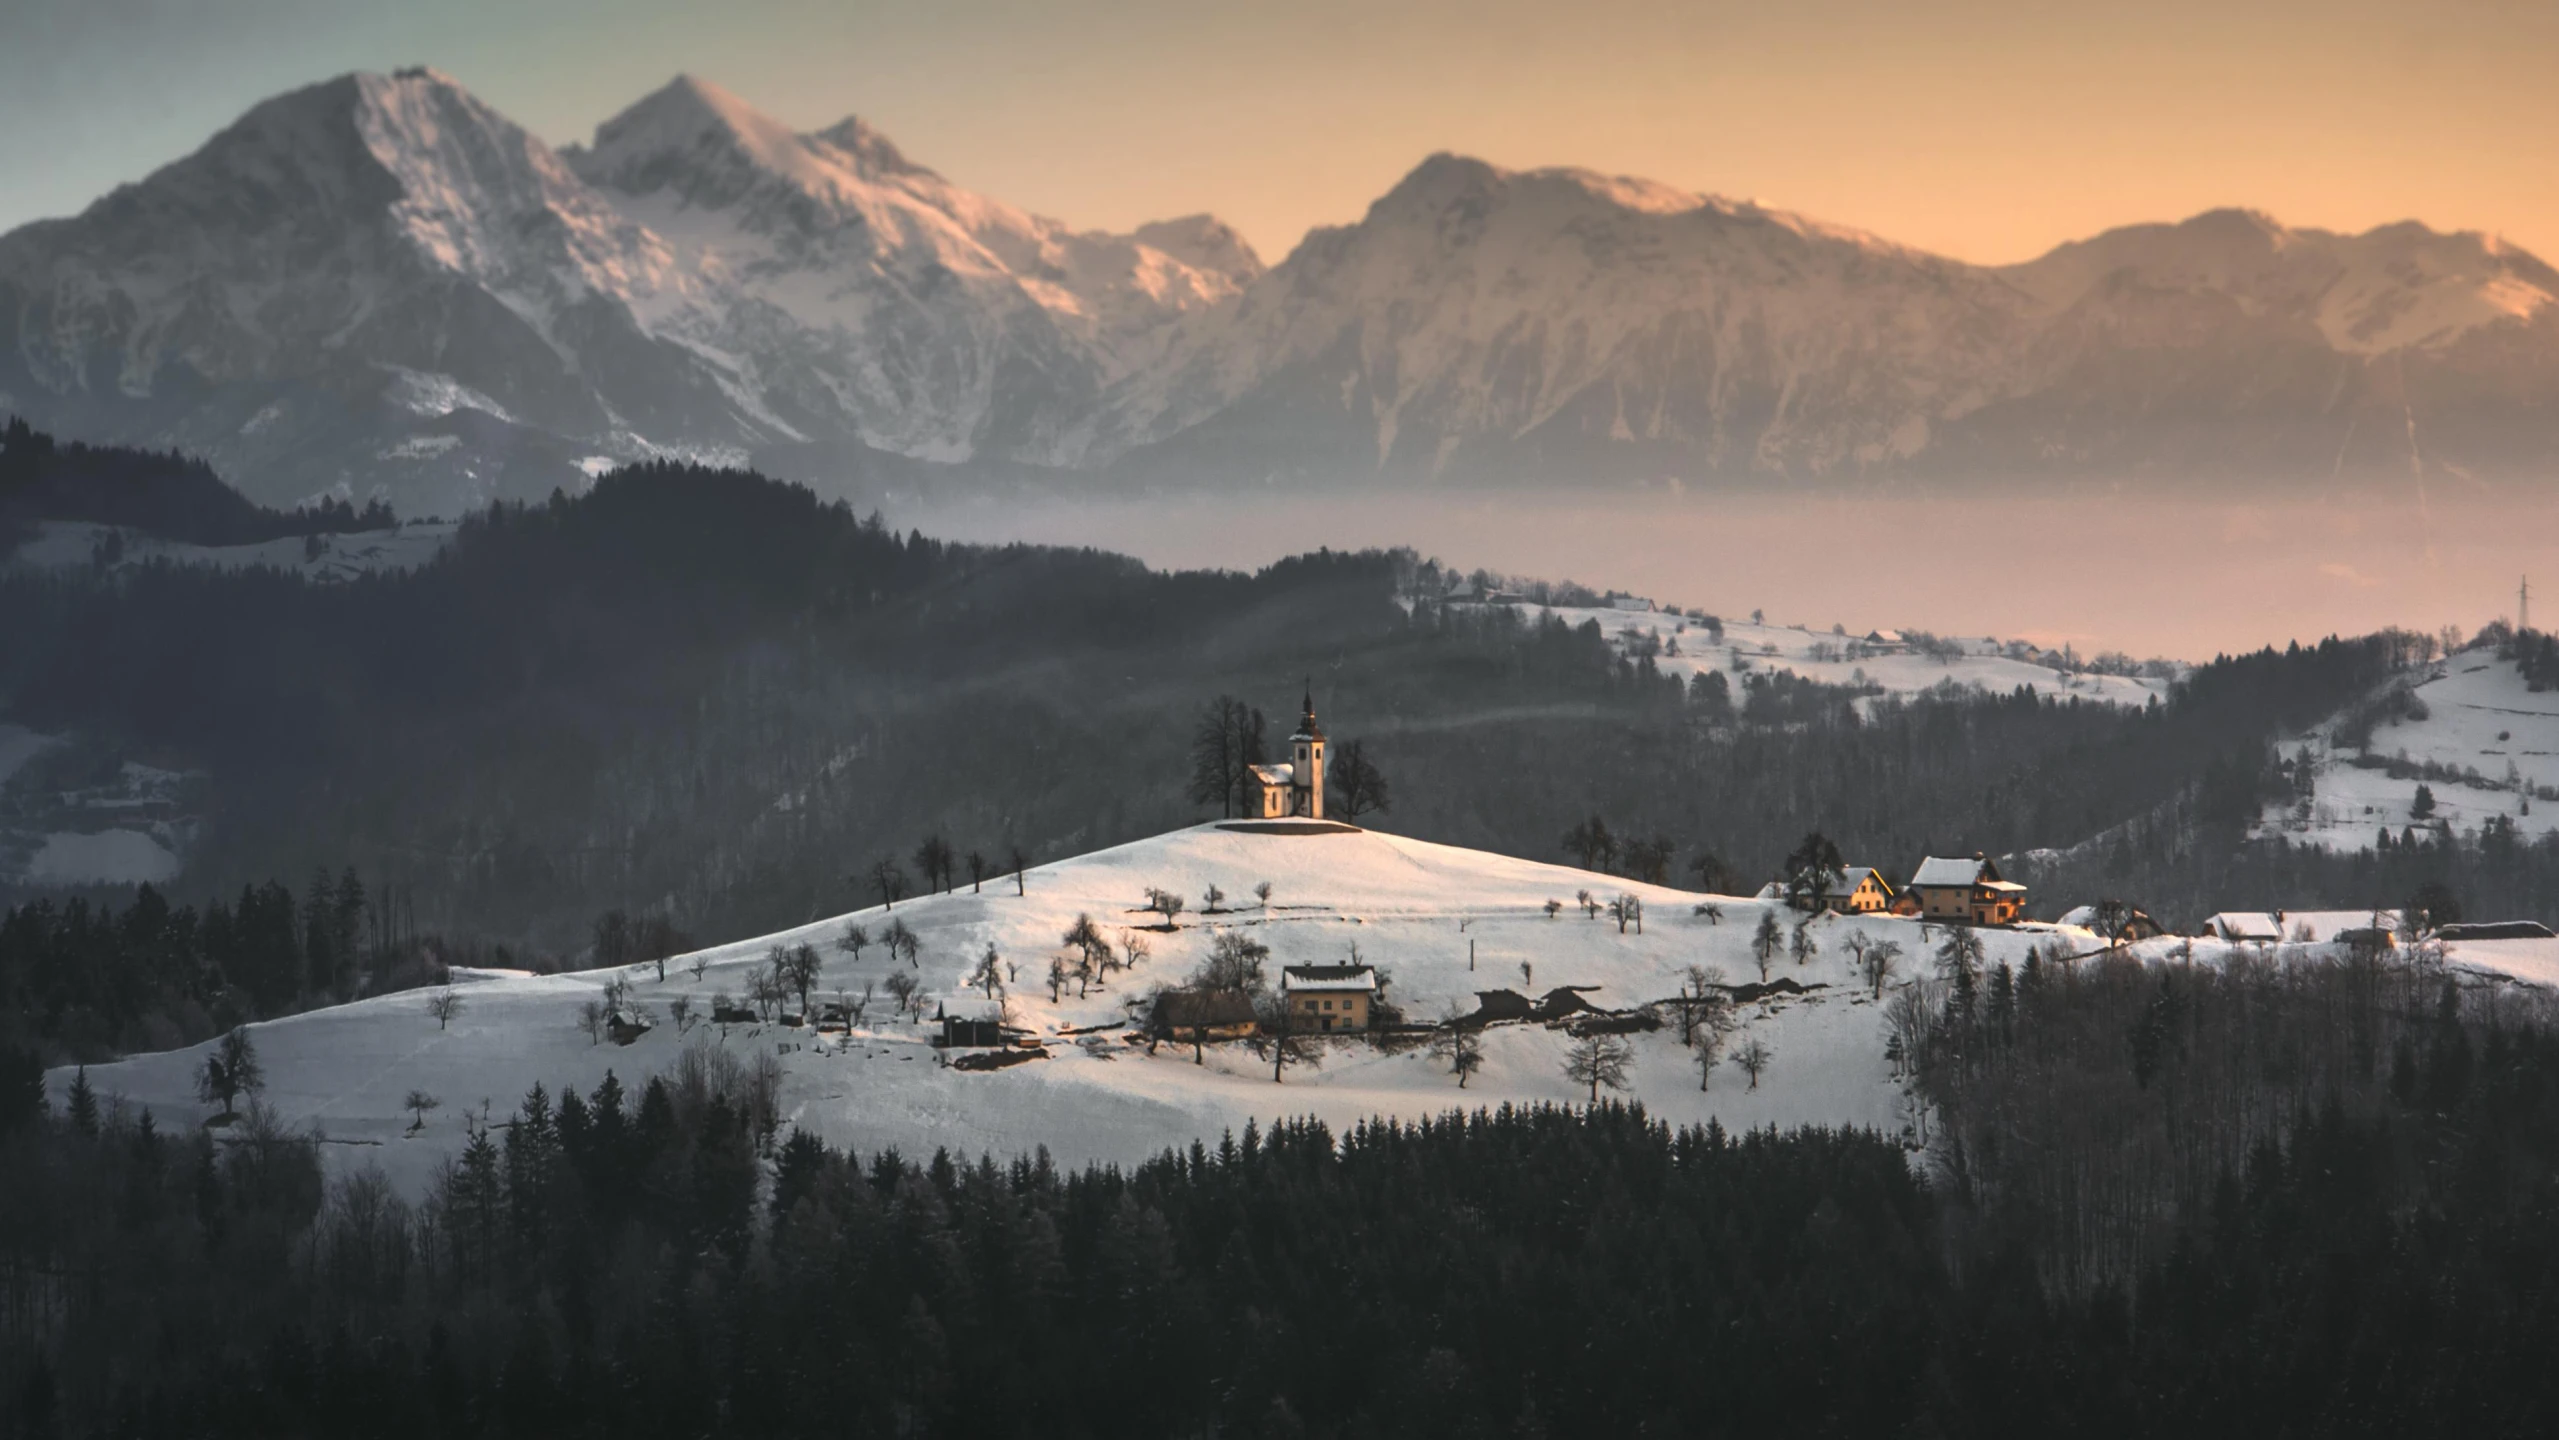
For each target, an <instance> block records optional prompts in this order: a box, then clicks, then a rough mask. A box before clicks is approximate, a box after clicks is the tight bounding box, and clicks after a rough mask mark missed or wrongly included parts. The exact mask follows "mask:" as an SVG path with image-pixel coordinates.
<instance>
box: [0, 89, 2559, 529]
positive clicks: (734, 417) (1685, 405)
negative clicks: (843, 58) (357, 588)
mask: <svg viewBox="0 0 2559 1440" xmlns="http://www.w3.org/2000/svg"><path fill="white" fill-rule="evenodd" d="M2554 295H2559V275H2554V273H2553V272H2552V271H2551V269H2550V268H2549V267H2548V266H2546V265H2544V264H2542V263H2541V262H2540V261H2539V260H2537V259H2535V258H2533V257H2532V256H2530V255H2527V254H2524V253H2523V252H2520V251H2517V250H2515V249H2513V248H2511V247H2509V246H2506V245H2503V244H2502V243H2500V242H2498V241H2496V240H2494V239H2491V238H2488V237H2485V236H2480V235H2475V234H2456V235H2442V234H2437V233H2435V232H2433V231H2430V230H2427V229H2426V228H2424V227H2423V226H2421V225H2416V224H2413V223H2410V224H2400V225H2393V226H2385V227H2382V228H2380V229H2377V230H2374V231H2371V232H2368V233H2366V234H2362V235H2352V236H2348V235H2336V234H2330V233H2327V232H2323V231H2315V230H2288V229H2285V228H2284V227H2282V226H2280V225H2278V224H2276V223H2274V222H2273V221H2271V220H2269V219H2267V218H2265V217H2263V216H2259V215H2255V214H2251V213H2247V212H2241V211H2216V212H2213V213H2210V214H2206V215H2202V216H2198V217H2196V218H2194V219H2192V220H2189V221H2186V222H2184V223H2182V224H2176V225H2143V226H2133V227H2128V228H2125V229H2121V230H2115V231H2110V232H2107V233H2106V234H2103V235H2100V236H2097V237H2095V238H2093V239H2090V240H2087V241H2083V242H2077V243H2073V244H2070V245H2065V246H2062V247H2061V248H2059V249H2057V250H2055V251H2053V252H2052V253H2051V254H2049V255H2046V256H2043V257H2041V258H2039V259H2037V260H2034V261H2031V262H2028V263H2026V264H2023V265H2016V266H2008V267H1980V266H1971V265H1965V264H1961V263H1958V262H1955V261H1951V260H1946V259H1943V258H1940V257H1936V256H1931V255H1926V254H1923V253H1920V252H1917V251H1913V250H1909V249H1906V248H1904V247H1900V246H1896V245H1893V244H1890V243H1888V242H1886V241H1883V240H1879V239H1877V238H1875V237H1873V236H1868V235H1863V234H1859V233H1856V232H1853V231H1848V230H1843V229H1839V228H1836V227H1831V226H1826V225H1822V224H1819V223H1816V222H1813V221H1809V220H1806V219H1803V218H1801V217H1797V216H1793V215H1788V214H1784V213H1781V212H1777V211H1771V210H1766V209H1763V208H1760V207H1758V206H1756V205H1750V204H1741V203H1735V202H1730V201H1725V200H1720V199H1716V198H1713V197H1709V196H1699V195H1693V194H1688V193H1685V192H1681V191H1677V190H1672V189H1669V188H1667V187H1663V186H1659V185H1653V184H1649V183H1646V182H1642V181H1636V180H1627V179H1617V178H1609V177H1603V176H1598V175H1594V174H1590V173H1588V172H1583V171H1575V170H1541V171H1530V172H1509V171H1503V170H1500V169H1497V168H1495V167H1492V166H1489V165H1485V164H1482V163H1480V162H1477V161H1472V160H1467V159H1462V158H1458V157H1453V156H1445V155H1443V156H1435V157H1432V158H1431V159H1429V160H1427V161H1425V162H1424V163H1423V164H1422V165H1421V166H1420V167H1419V168H1417V169H1416V170H1415V171H1413V173H1412V174H1411V175H1409V176H1407V177H1406V178H1405V179H1404V181H1402V182H1401V183H1400V184H1398V185H1397V186H1396V187H1395V188H1394V189H1393V190H1392V191H1390V192H1389V193H1388V194H1387V195H1386V196H1384V197H1383V198H1381V199H1380V200H1379V201H1378V202H1377V203H1376V204H1375V205H1373V206H1372V207H1371V208H1370V210H1369V212H1368V214H1367V215H1366V216H1365V217H1363V218H1362V219H1361V220H1360V221H1359V222H1358V223H1356V224H1354V225H1350V226H1345V227H1341V228H1338V229H1331V230H1323V231H1318V232H1316V233H1314V234H1312V235H1310V236H1309V237H1308V238H1307V240H1306V242H1305V243H1304V244H1303V245H1301V246H1300V247H1299V248H1298V250H1297V251H1296V252H1295V253H1293V254H1292V255H1290V256H1289V257H1288V258H1287V259H1286V260H1285V261H1284V262H1283V263H1281V264H1280V265H1278V266H1277V267H1275V268H1272V269H1269V270H1267V271H1265V270H1264V269H1263V267H1262V265H1261V262H1260V260H1259V259H1258V258H1257V257H1256V256H1255V255H1254V254H1253V252H1252V250H1251V249H1250V247H1249V246H1246V245H1245V244H1244V243H1243V242H1242V240H1241V239H1240V238H1239V237H1237V236H1236V235H1235V234H1234V232H1233V231H1232V230H1230V229H1228V228H1227V227H1226V226H1224V225H1223V224H1221V223H1220V222H1218V221H1217V220H1215V219H1214V218H1212V217H1209V216H1204V215H1203V216H1191V217H1187V218H1183V219H1178V220H1168V221H1161V222H1157V223H1154V224H1150V225H1146V226H1143V227H1140V228H1139V229H1138V230H1137V231H1136V232H1135V233H1134V234H1131V235H1110V234H1102V233H1097V232H1080V231H1075V230H1072V229H1070V228H1069V227H1067V226H1065V225H1063V224H1061V223H1059V222H1057V221H1054V220H1050V219H1046V218H1043V217H1040V216H1035V215H1031V214H1027V213H1025V212H1023V211H1020V210H1017V209H1014V208H1013V207H1011V206H1008V205H1005V204H1003V203H1001V202H999V201H995V200H992V199H989V198H987V197H984V196H980V195H976V194H973V193H971V192H969V191H967V190H964V189H962V188H960V187H959V186H957V185H954V184H952V183H951V182H950V181H948V180H946V179H944V178H943V177H942V176H940V175H938V174H935V173H934V172H933V171H931V170H929V169H927V168H925V167H923V166H921V165H919V164H917V163H915V162H914V161H912V160H910V159H909V158H907V157H906V156H905V155H904V154H903V153H902V152H901V151H900V150H899V149H898V147H897V146H896V145H894V144H893V143H891V142H890V140H889V139H888V138H887V137H885V136H882V135H881V134H879V133H878V132H877V131H875V130H873V129H872V128H871V127H870V126H868V125H866V124H864V123H863V122H862V121H860V120H858V119H847V120H845V121H844V122H842V123H840V124H838V125H836V126H833V127H831V128H829V129H827V130H824V131H820V132H817V133H813V134H801V133H797V132H794V131H792V130H790V129H789V128H788V127H787V126H784V125H782V124H780V123H779V122H776V121H774V120H772V119H770V118H769V117H766V116H763V115H760V114H758V113H757V112H756V111H754V110H753V109H752V108H751V107H749V106H747V105H746V104H745V103H743V102H742V101H740V100H738V99H737V98H736V97H735V96H732V95H729V94H727V93H726V92H724V91H721V90H719V89H718V88H717V87H715V86H711V85H708V84H705V83H702V82H699V81H695V80H691V79H678V80H676V81H674V82H673V83H671V84H669V85H668V86H666V87H664V88H663V89H661V90H660V91H658V92H657V93H655V94H653V95H650V96H649V97H647V98H645V99H643V100H641V101H640V102H639V103H637V104H636V105H634V106H632V107H631V108H630V109H629V110H627V111H625V112H624V113H623V114H621V115H619V116H617V117H615V118H613V119H612V120H609V121H607V122H606V123H605V124H604V125H603V126H601V127H600V128H599V129H598V130H597V132H596V135H595V137H594V141H593V143H592V145H589V146H583V147H571V148H569V149H568V150H565V151H558V152H555V151H553V150H552V149H550V148H549V147H548V146H546V145H544V144H543V143H542V142H541V141H540V140H538V139H536V138H534V137H533V136H531V135H529V134H527V133H526V132H525V131H524V130H522V129H521V128H520V127H517V126H516V125H514V124H513V123H511V122H509V121H508V120H507V119H506V118H505V117H504V116H502V115H499V114H497V113H496V112H495V111H493V110H491V109H490V108H489V107H487V106H485V105H483V104H481V103H480V102H479V101H477V100H476V99H474V98H473V97H472V96H471V95H469V94H468V93H467V92H465V91H464V90H462V89H461V88H460V87H459V86H457V85H455V84H454V83H453V82H452V81H451V80H449V79H447V78H445V77H443V76H440V75H437V74H435V73H434V72H431V71H408V72H402V73H400V74H398V75H395V76H390V77H383V76H377V75H355V76H347V77H342V78H340V79H337V80H333V81H329V82H327V83H325V84H322V85H318V86H314V87H312V88H310V89H307V90H303V91H298V92H295V93H293V94H290V95H286V96H282V97H279V98H277V99H275V100H272V101H269V102H267V103H265V104H263V105H261V106H259V107H257V108H256V109H254V110H252V111H251V112H250V113H249V114H248V115H246V116H244V117H243V118H242V119H241V120H240V121H239V122H237V123H236V124H234V125H233V126H232V127H230V128H229V129H227V130H225V131H224V132H222V133H221V134H219V135H217V136H215V137H214V138H213V139H212V140H211V141H209V142H208V143H207V144H206V145H205V147H204V148H203V149H201V150H199V151H198V152H196V153H195V154H194V155H191V156H189V157H187V158H185V159H183V160H180V161H177V162H175V163H173V164H171V165H169V166H167V167H166V168H164V169H162V170H161V171H159V172H158V173H156V174H154V175H152V176H151V177H149V178H148V179H146V180H144V181H142V182H141V183H139V184H136V185H131V186H127V187H124V188H122V189H119V190H118V191H116V192H115V193H113V194H111V195H109V196H107V197H106V198H105V199H103V200H101V201H99V202H98V203H97V204H96V205H94V206H92V207H91V208H90V209H89V210H88V211H86V212H85V213H83V214H82V215H80V216H78V217H76V218H73V219H69V220H61V221H48V222H43V223H40V224H36V225H31V226H27V227H25V228H23V229H21V230H19V231H16V232H14V233H12V234H10V235H8V236H6V237H0V327H4V333H0V406H5V407H6V408H12V409H17V410H22V411H24V412H26V413H28V414H29V415H30V416H31V417H33V418H35V419H36V420H37V421H38V422H39V423H42V424H45V425H48V426H50V427H53V428H56V429H59V430H62V431H64V432H66V433H72V434H79V435H83V436H88V437H93V438H107V439H116V440H121V441H126V442H132V443H141V444H150V445H177V446H183V447H185V448H187V449H190V450H193V451H197V452H199V453H202V454H205V455H208V456H210V457H212V458H214V459H215V460H216V461H217V462H219V463H220V464H221V465H222V466H223V467H224V469H225V472H226V473H228V474H232V475H235V476H237V477H239V479H240V481H241V482H242V484H243V485H244V486H245V487H246V488H247V489H248V490H249V491H250V493H252V494H253V495H256V496H257V497H259V498H261V499H265V500H269V501H290V500H297V499H300V498H302V497H305V496H308V495H312V494H314V493H318V492H322V491H326V490H330V489H333V488H340V487H342V488H343V491H344V493H346V494H348V495H350V496H352V497H354V498H357V499H359V500H361V499H363V498H367V497H370V496H374V495H381V496H384V497H387V498H389V499H391V500H392V501H393V502H394V503H396V504H398V505H400V506H401V507H402V508H403V509H405V510H408V511H410V512H412V513H418V512H438V511H441V512H450V511H454V510H458V509H461V508H465V507H467V506H469V505H473V504H476V503H480V502H482V501H484V500H485V499H487V498H489V497H491V496H494V495H524V494H539V493H546V492H547V491H549V490H550V489H552V488H553V487H555V486H569V487H571V488H574V487H575V486H577V485H579V484H581V483H583V481H584V479H585V477H586V475H587V474H590V473H592V472H593V471H595V470H597V469H599V468H601V465H602V462H604V461H606V460H610V459H621V458H633V457H638V456H645V455H650V454H665V453H674V454H681V455H690V456H697V457H737V456H743V455H746V454H748V453H751V452H758V451H761V452H764V453H767V454H770V455H790V456H794V457H797V458H796V459H795V460H794V461H793V462H791V464H792V467H793V468H794V469H796V470H799V471H801V472H802V473H806V474H808V475H809V476H810V478H813V479H820V480H824V479H829V478H832V479H835V480H838V481H841V480H843V479H845V478H846V477H847V476H848V475H849V474H852V473H855V472H881V471H883V470H885V471H886V472H889V473H894V474H897V475H899V476H902V477H905V479H906V480H908V481H912V480H913V479H914V478H916V477H918V476H927V475H931V474H935V473H940V474H944V475H950V476H961V477H966V476H984V475H987V474H990V473H995V472H998V471H1001V472H1005V473H1010V474H1016V475H1018V474H1020V473H1023V470H1024V468H1025V467H1030V468H1032V469H1033V470H1043V471H1053V472H1055V473H1053V474H1052V475H1051V476H1050V481H1051V483H1052V484H1053V485H1054V486H1056V487H1058V488H1061V489H1067V490H1072V489H1074V488H1076V487H1079V486H1087V485H1102V484H1108V485H1116V486H1127V485H1140V486H1153V487H1165V488H1193V487H1200V488H1213V487H1219V486H1225V485H1234V484H1244V483H1249V484H1256V485H1258V484H1262V483H1267V482H1269V481H1272V480H1275V479H1277V480H1285V481H1289V482H1292V483H1311V484H1339V483H1352V484H1367V485H1374V484H1377V483H1381V482H1382V483H1387V484H1390V485H1397V486H1407V485H1427V486H1485V485H1520V484H1527V485H1541V486H1550V487H1573V486H1591V485H1599V486H1607V487H1610V488H1616V487H1621V486H1624V485H1628V484H1639V485H1650V486H1663V487H1668V486H1670V485H1671V484H1672V482H1677V483H1678V484H1679V485H1683V486H1688V487H1697V486H1709V487H1712V486H1729V485H1742V484H1753V483H1762V482H1777V483H1785V484H1799V483H1806V482H1822V483H1830V484H1837V483H1841V482H1847V481H1856V480H1874V479H1887V478H1901V477H1913V478H1941V479H1955V478H1992V479H2025V480H2034V481H2038V482H2052V481H2076V480H2082V479H2085V480H2094V481H2101V482H2107V483H2119V482H2124V481H2146V482H2168V481H2175V480H2184V479H2192V478H2199V477H2200V478H2223V477H2229V478H2245V479H2251V480H2259V481H2269V482H2280V481H2309V482H2325V481H2328V480H2331V479H2338V478H2352V479H2360V480H2369V479H2375V478H2387V479H2398V478H2404V477H2408V476H2410V475H2412V474H2413V475H2416V476H2419V477H2426V476H2444V477H2455V478H2463V477H2466V478H2475V479H2480V480H2487V481H2500V480H2517V479H2530V478H2537V477H2538V476H2540V475H2542V474H2546V473H2547V468H2548V466H2549V465H2551V464H2552V463H2553V462H2554V461H2559V411H2554V410H2553V409H2552V407H2550V406H2549V405H2548V404H2547V403H2546V400H2547V397H2548V396H2549V395H2551V394H2553V393H2559V307H2554V306H2553V305H2552V304H2551V301H2552V298H2553V296H2554Z"/></svg>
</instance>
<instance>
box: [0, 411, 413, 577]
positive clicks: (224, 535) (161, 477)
mask: <svg viewBox="0 0 2559 1440" xmlns="http://www.w3.org/2000/svg"><path fill="white" fill-rule="evenodd" d="M39 520H80V521H87V522H88V523H90V524H93V525H105V526H110V527H113V528H116V529H120V530H133V531H139V532H141V533H144V534H148V535H154V536H158V537H159V538H161V539H164V540H181V541H185V542H188V543H190V544H195V545H253V544H256V543H257V542H259V541H261V540H276V539H281V538H283V537H286V536H291V535H327V534H336V533H341V532H345V531H352V530H387V529H390V528H391V527H392V526H393V525H395V524H397V523H398V521H397V519H396V518H395V517H394V516H393V515H392V513H391V510H390V507H389V506H387V505H384V504H383V503H382V502H381V501H379V500H376V501H373V502H371V503H369V504H367V505H365V506H364V508H362V509H361V510H359V509H357V508H356V507H354V506H353V505H350V504H348V503H347V502H346V501H344V500H339V499H336V498H334V497H323V498H321V499H319V500H317V501H314V502H312V503H310V504H307V505H304V506H301V507H299V508H297V509H295V510H293V511H291V512H286V511H281V510H270V509H268V508H266V507H265V506H263V505H259V504H257V503H256V502H254V501H252V500H250V499H249V498H248V497H247V496H245V495H242V494H241V493H240V492H239V491H237V490H234V489H232V488H231V487H230V486H229V485H226V484H224V483H223V481H222V478H221V477H220V476H219V475H216V474H215V473H214V471H213V467H212V466H211V465H208V464H206V463H205V462H204V461H202V460H198V459H195V458H193V457H190V456H187V455H182V454H179V453H178V452H176V451H174V450H173V451H169V452H167V453H165V454H163V453H160V452H157V451H150V450H135V449H130V448H127V447H124V446H117V445H87V444H82V443H81V442H79V441H72V442H69V443H67V444H64V443H58V442H56V441H55V439H54V438H53V437H52V436H51V435H48V434H45V433H44V432H43V431H40V430H37V429H35V428H34V427H32V426H30V425H28V424H27V422H26V421H25V420H23V419H21V418H19V417H16V416H11V417H10V418H9V420H8V422H7V423H6V424H5V425H0V554H5V553H6V552H7V551H8V550H9V549H10V548H12V547H13V546H14V545H15V544H16V543H17V539H16V537H17V536H18V535H19V534H20V533H21V532H22V531H23V530H24V529H25V527H27V526H28V525H29V524H31V523H33V522H35V521H39Z"/></svg>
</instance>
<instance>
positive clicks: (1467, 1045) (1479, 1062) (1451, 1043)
mask: <svg viewBox="0 0 2559 1440" xmlns="http://www.w3.org/2000/svg"><path fill="white" fill-rule="evenodd" d="M1464 1021H1465V1015H1464V1012H1462V1011H1460V1010H1459V1009H1458V1008H1457V1007H1456V1006H1454V1005H1451V1006H1449V1007H1448V1009H1447V1010H1445V1011H1444V1012H1442V1013H1441V1015H1440V1018H1439V1028H1438V1029H1436V1030H1433V1031H1432V1032H1431V1058H1432V1059H1435V1060H1438V1061H1439V1062H1441V1063H1442V1064H1445V1065H1446V1066H1448V1069H1449V1073H1450V1074H1452V1075H1455V1076H1456V1077H1457V1088H1458V1089H1460V1090H1463V1089H1465V1088H1466V1081H1467V1077H1469V1076H1471V1075H1473V1074H1474V1073H1475V1072H1476V1071H1478V1070H1480V1069H1482V1068H1483V1067H1484V1037H1483V1035H1482V1033H1481V1032H1479V1031H1477V1030H1475V1029H1473V1028H1472V1027H1470V1026H1468V1025H1466V1024H1465V1023H1464Z"/></svg>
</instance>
